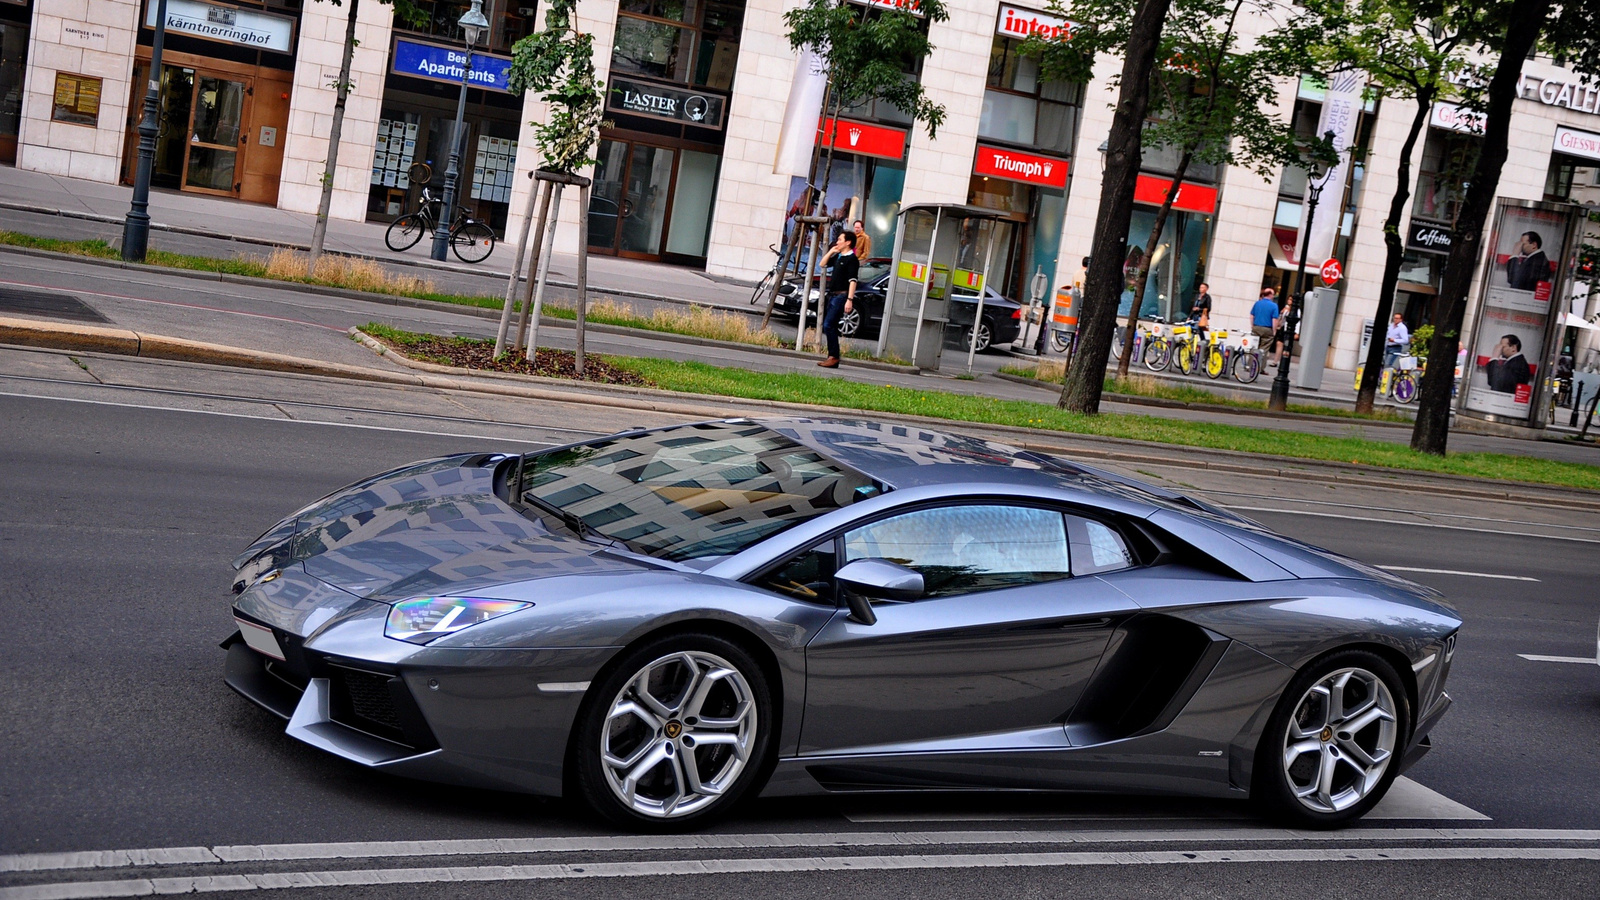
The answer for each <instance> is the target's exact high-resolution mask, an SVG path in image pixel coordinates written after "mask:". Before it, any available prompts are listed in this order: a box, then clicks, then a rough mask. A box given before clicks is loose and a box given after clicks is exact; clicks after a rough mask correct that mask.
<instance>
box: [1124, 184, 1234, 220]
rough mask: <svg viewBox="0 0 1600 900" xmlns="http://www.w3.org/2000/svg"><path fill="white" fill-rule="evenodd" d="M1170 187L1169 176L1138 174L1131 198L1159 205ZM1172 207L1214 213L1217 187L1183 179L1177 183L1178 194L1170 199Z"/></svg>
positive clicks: (1165, 197) (1139, 201) (1164, 199)
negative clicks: (1180, 182)
mask: <svg viewBox="0 0 1600 900" xmlns="http://www.w3.org/2000/svg"><path fill="white" fill-rule="evenodd" d="M1170 187H1172V179H1171V178H1161V177H1159V176H1156V175H1140V176H1139V181H1138V183H1137V184H1136V185H1134V188H1133V199H1134V201H1135V202H1137V203H1148V204H1150V205H1151V206H1160V205H1161V204H1162V203H1165V202H1166V200H1167V189H1168V188H1170ZM1172 208H1173V209H1182V210H1186V211H1188V212H1197V213H1214V212H1216V211H1217V189H1216V188H1214V187H1207V186H1205V185H1203V184H1192V183H1190V182H1187V181H1185V182H1184V183H1182V184H1180V185H1178V195H1177V196H1176V197H1174V198H1173V200H1172Z"/></svg>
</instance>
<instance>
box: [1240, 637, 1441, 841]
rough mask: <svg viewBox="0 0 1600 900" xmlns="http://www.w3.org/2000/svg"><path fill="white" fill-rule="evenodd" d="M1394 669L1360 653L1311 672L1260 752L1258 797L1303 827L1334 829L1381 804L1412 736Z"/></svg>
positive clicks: (1291, 693)
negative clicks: (1410, 735)
mask: <svg viewBox="0 0 1600 900" xmlns="http://www.w3.org/2000/svg"><path fill="white" fill-rule="evenodd" d="M1410 728H1411V711H1410V708H1409V705H1408V703H1407V699H1406V693H1405V687H1404V685H1402V684H1401V682H1400V676H1399V674H1397V673H1396V672H1395V669H1394V667H1393V666H1391V665H1389V663H1388V662H1386V661H1385V660H1384V659H1383V658H1382V657H1380V656H1377V655H1376V654H1373V653H1368V652H1366V651H1362V650H1347V651H1342V652H1339V653H1334V654H1332V655H1331V656H1327V657H1325V658H1323V659H1321V660H1318V661H1316V662H1314V663H1313V664H1311V665H1310V666H1307V667H1306V668H1305V669H1304V670H1302V671H1301V672H1300V674H1299V675H1297V676H1295V678H1294V680H1293V681H1292V682H1290V684H1289V687H1288V689H1287V690H1285V691H1284V693H1283V696H1282V697H1281V698H1280V699H1279V701H1278V707H1277V709H1276V710H1274V711H1273V714H1272V718H1271V720H1269V722H1268V723H1267V730H1266V732H1265V734H1263V735H1262V738H1261V744H1260V747H1259V749H1258V750H1257V754H1256V772H1255V791H1254V794H1255V799H1256V800H1257V801H1258V802H1259V803H1261V804H1262V806H1263V807H1264V810H1265V811H1266V812H1267V813H1268V815H1270V816H1272V817H1273V818H1276V819H1279V820H1281V821H1283V822H1285V823H1286V824H1290V825H1293V826H1297V827H1301V828H1337V827H1339V826H1342V825H1346V824H1349V823H1350V822H1354V821H1355V820H1357V819H1359V818H1361V817H1362V816H1363V815H1366V813H1367V812H1368V811H1369V810H1371V809H1372V808H1373V807H1374V806H1376V805H1377V804H1378V801H1380V800H1382V799H1383V795H1384V794H1385V793H1387V792H1388V790H1389V786H1390V785H1391V784H1393V783H1394V779H1395V777H1396V776H1397V775H1398V774H1399V760H1398V758H1397V755H1398V754H1399V753H1401V752H1402V751H1403V748H1404V747H1405V741H1406V738H1407V735H1409V734H1410Z"/></svg>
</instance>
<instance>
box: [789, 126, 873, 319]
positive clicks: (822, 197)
mask: <svg viewBox="0 0 1600 900" xmlns="http://www.w3.org/2000/svg"><path fill="white" fill-rule="evenodd" d="M843 107H844V98H843V97H836V98H835V99H834V101H833V115H832V116H831V118H832V119H833V131H831V132H829V134H828V144H827V150H828V164H827V165H826V166H824V167H823V169H822V181H821V182H820V184H821V186H822V187H821V190H819V191H817V209H816V212H815V213H814V215H817V216H819V217H820V216H825V215H827V214H828V179H830V178H832V177H833V157H834V155H835V154H834V148H835V147H837V146H838V143H839V113H840V112H841V111H842V110H843ZM811 227H812V228H813V229H814V232H813V233H812V235H811V262H809V263H807V266H806V277H805V280H804V281H803V282H802V283H801V290H803V291H804V292H805V293H804V294H802V295H801V297H800V321H799V322H798V323H797V324H796V326H795V327H796V328H797V329H798V330H799V332H800V336H799V337H797V338H796V339H795V342H794V349H796V350H804V349H805V341H806V321H805V320H806V316H805V309H806V299H807V298H809V297H810V296H811V279H812V278H816V280H817V297H818V298H819V299H818V301H817V309H816V312H817V340H819V341H820V340H822V317H823V314H824V312H825V311H826V310H827V308H828V295H827V281H826V279H824V278H823V277H822V273H821V272H820V271H818V270H817V247H818V246H819V245H821V244H822V241H823V226H822V225H821V224H820V223H819V224H816V225H812V226H811ZM829 246H832V244H831V243H829V244H826V245H824V246H823V250H824V251H826V249H827V247H829ZM884 309H885V310H887V309H888V307H887V306H885V307H884Z"/></svg>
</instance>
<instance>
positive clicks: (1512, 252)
mask: <svg viewBox="0 0 1600 900" xmlns="http://www.w3.org/2000/svg"><path fill="white" fill-rule="evenodd" d="M1571 221H1572V214H1571V212H1569V211H1567V210H1563V209H1540V208H1535V207H1525V206H1510V205H1507V204H1506V203H1505V202H1504V201H1502V202H1501V206H1500V208H1499V210H1497V213H1496V216H1495V227H1494V230H1493V232H1491V235H1490V248H1491V250H1490V255H1489V262H1490V266H1489V271H1488V272H1487V273H1486V278H1485V284H1484V290H1483V300H1482V306H1481V307H1480V310H1479V313H1478V316H1477V324H1476V325H1475V326H1474V329H1475V337H1474V338H1473V342H1472V344H1471V347H1472V350H1471V353H1470V356H1469V358H1468V373H1467V378H1466V382H1467V383H1466V391H1467V396H1466V400H1465V403H1464V406H1465V407H1466V408H1467V409H1469V410H1473V411H1476V412H1480V413H1487V414H1490V415H1493V416H1497V417H1504V418H1507V419H1512V420H1520V421H1522V422H1527V421H1529V420H1530V419H1531V418H1532V416H1533V413H1534V408H1533V407H1534V404H1533V400H1534V395H1535V393H1536V391H1537V386H1538V375H1539V369H1540V363H1541V361H1542V360H1543V359H1544V351H1545V335H1546V334H1547V332H1548V331H1549V327H1548V326H1549V324H1550V316H1551V315H1552V313H1560V312H1561V310H1560V309H1558V308H1555V307H1553V306H1552V305H1551V302H1550V301H1551V299H1552V298H1553V297H1554V296H1555V282H1556V280H1557V275H1556V263H1557V262H1558V261H1559V260H1561V259H1562V258H1563V256H1564V253H1565V250H1566V246H1565V245H1566V240H1567V233H1568V231H1569V230H1570V226H1571Z"/></svg>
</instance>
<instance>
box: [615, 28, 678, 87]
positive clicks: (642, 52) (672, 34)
mask: <svg viewBox="0 0 1600 900" xmlns="http://www.w3.org/2000/svg"><path fill="white" fill-rule="evenodd" d="M693 34H694V33H693V32H692V31H690V30H689V29H687V28H683V27H682V26H679V25H668V24H666V23H664V22H651V21H648V20H646V19H635V18H632V17H629V16H618V17H617V36H616V44H615V46H614V47H613V48H612V50H611V68H612V70H613V71H617V72H627V73H629V74H631V75H644V76H647V77H650V78H660V79H661V80H663V81H688V74H689V73H688V64H689V45H690V41H691V40H693Z"/></svg>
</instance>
